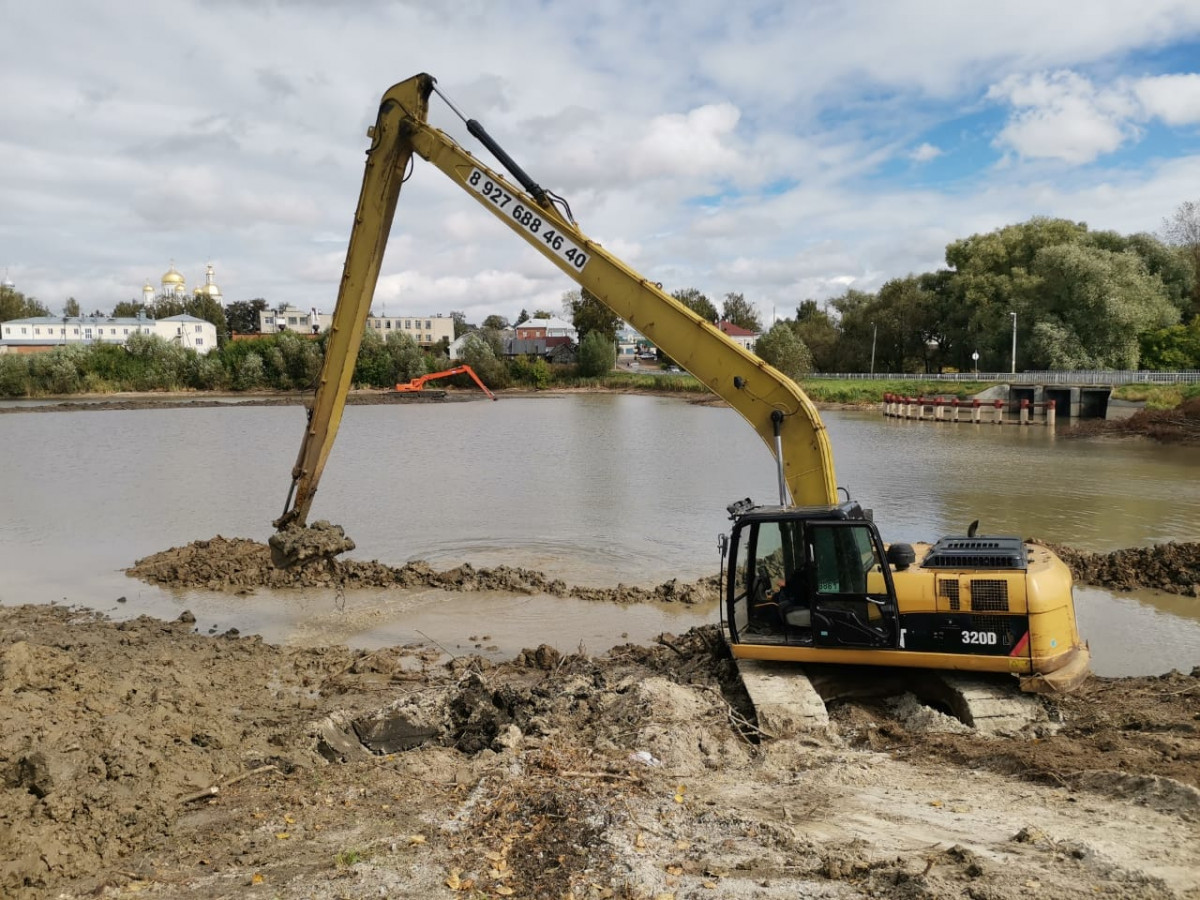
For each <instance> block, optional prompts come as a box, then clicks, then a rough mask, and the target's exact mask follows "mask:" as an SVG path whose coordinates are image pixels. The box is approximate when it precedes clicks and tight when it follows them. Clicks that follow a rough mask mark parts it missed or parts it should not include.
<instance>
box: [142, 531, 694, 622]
mask: <svg viewBox="0 0 1200 900" xmlns="http://www.w3.org/2000/svg"><path fill="white" fill-rule="evenodd" d="M315 524H317V523H314V525H315ZM126 574H128V575H130V576H131V577H134V578H139V579H141V580H142V581H148V582H151V583H153V584H161V585H165V586H167V587H199V588H207V589H208V590H214V591H226V592H230V593H248V592H250V591H252V590H254V589H255V588H259V587H263V588H314V587H341V588H344V589H347V590H350V589H355V588H389V587H398V588H416V587H430V588H441V589H442V590H447V591H510V592H514V593H523V594H551V595H553V596H556V597H577V598H579V599H581V600H600V601H605V602H609V603H648V602H658V603H688V604H692V603H709V602H713V601H715V600H716V599H717V591H718V579H717V578H716V576H713V577H710V578H704V579H701V580H699V581H695V582H683V581H679V580H677V579H671V580H670V581H666V582H664V583H662V584H660V585H657V586H655V587H650V588H647V587H639V586H636V585H620V584H619V585H617V586H616V587H612V588H592V587H582V586H578V585H568V584H567V583H566V582H565V581H563V580H561V579H557V578H548V577H546V575H545V574H544V573H542V572H538V571H535V570H533V569H524V568H521V567H518V566H496V567H495V568H479V569H477V568H475V567H474V566H472V565H470V564H469V563H468V564H464V565H461V566H458V567H457V568H454V569H449V570H446V571H440V572H439V571H437V570H435V569H434V568H433V567H431V566H430V565H429V564H428V563H426V562H424V561H420V560H418V561H415V562H410V563H406V564H405V565H403V566H401V567H399V568H395V567H393V566H387V565H384V564H383V563H380V562H376V561H374V560H372V561H370V562H362V561H359V560H353V559H324V560H319V561H317V562H313V563H310V564H307V565H298V566H292V567H290V568H286V569H281V568H277V567H276V566H275V565H273V563H272V559H271V550H270V548H269V547H268V546H267V545H266V544H262V543H259V542H258V541H252V540H247V539H245V538H225V537H221V536H220V535H218V536H217V537H214V538H213V539H211V540H205V541H193V542H192V543H190V544H187V545H185V546H183V547H172V548H171V549H169V550H164V551H162V552H161V553H155V554H154V555H152V556H148V557H146V558H144V559H140V560H138V561H137V562H136V563H135V564H134V565H133V566H132V567H131V568H129V569H127V570H126Z"/></svg>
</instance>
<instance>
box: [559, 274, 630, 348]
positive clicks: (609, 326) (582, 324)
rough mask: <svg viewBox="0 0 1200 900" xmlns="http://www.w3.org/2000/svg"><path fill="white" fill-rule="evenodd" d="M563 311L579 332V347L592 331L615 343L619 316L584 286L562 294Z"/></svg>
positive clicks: (619, 320) (619, 323)
mask: <svg viewBox="0 0 1200 900" xmlns="http://www.w3.org/2000/svg"><path fill="white" fill-rule="evenodd" d="M563 311H564V312H566V313H567V315H569V316H570V319H571V324H572V325H574V326H575V330H576V331H577V332H578V333H579V344H580V347H582V346H583V341H584V339H585V338H586V337H587V336H588V335H589V334H591V333H592V332H599V333H600V334H601V335H602V336H603V337H604V339H605V340H607V341H608V342H609V343H611V344H615V343H616V340H617V329H618V328H620V327H621V317H620V316H618V315H617V314H616V313H614V312H613V311H612V310H611V309H609V308H608V307H607V306H605V305H604V304H603V303H601V302H600V300H599V298H598V297H596V296H595V295H594V294H592V293H591V292H590V291H588V290H587V289H586V288H585V289H582V290H578V291H567V292H566V293H565V294H563Z"/></svg>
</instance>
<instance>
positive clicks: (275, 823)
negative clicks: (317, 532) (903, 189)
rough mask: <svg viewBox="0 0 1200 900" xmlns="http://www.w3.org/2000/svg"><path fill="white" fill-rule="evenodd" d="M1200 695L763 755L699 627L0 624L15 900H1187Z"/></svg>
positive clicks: (1113, 686) (1121, 688)
mask: <svg viewBox="0 0 1200 900" xmlns="http://www.w3.org/2000/svg"><path fill="white" fill-rule="evenodd" d="M1198 694H1200V670H1197V671H1194V672H1191V673H1175V674H1171V675H1167V676H1163V677H1158V678H1129V679H1096V678H1093V679H1091V680H1090V681H1089V682H1088V683H1087V684H1086V685H1085V686H1084V688H1083V689H1082V690H1081V691H1080V692H1079V693H1078V694H1076V695H1072V696H1070V697H1067V698H1061V699H1058V700H1053V701H1049V702H1048V704H1047V714H1048V717H1047V720H1046V722H1044V723H1043V724H1042V725H1041V726H1038V728H1037V729H1036V730H1035V731H1033V732H1030V733H1028V734H1023V735H1017V736H1012V737H1008V738H994V737H993V738H988V737H983V736H980V735H977V734H974V733H973V732H971V731H970V730H969V729H966V728H965V726H962V725H961V724H960V723H958V722H957V721H956V720H949V719H948V718H947V717H944V716H941V715H940V714H937V713H935V712H934V711H932V710H929V709H927V708H925V707H920V706H917V705H915V704H914V703H913V701H912V700H911V698H908V699H905V698H901V699H899V700H897V701H891V702H884V701H875V702H870V701H858V700H852V699H848V700H845V701H843V702H840V703H837V704H835V705H834V706H833V708H832V710H831V712H832V716H833V721H834V726H833V728H832V729H831V731H830V732H829V733H827V734H826V733H822V734H812V735H806V736H801V737H799V738H789V739H770V738H767V737H765V736H764V735H762V734H761V733H759V732H757V731H756V730H755V729H754V728H753V727H752V726H751V725H750V724H748V723H747V721H746V718H745V716H746V715H747V710H746V707H745V703H744V697H742V696H740V695H739V694H738V692H737V690H736V688H735V686H734V681H733V678H732V672H731V667H730V662H729V660H728V658H727V657H726V655H725V654H724V653H723V652H722V647H721V644H720V642H719V640H717V639H716V635H715V632H714V630H713V629H700V630H697V631H693V632H689V633H688V634H686V635H682V636H664V637H663V638H662V639H661V641H660V643H659V644H657V645H653V646H645V647H637V646H624V647H618V648H615V649H614V650H612V651H611V652H609V653H608V654H606V655H604V656H600V657H590V656H587V655H584V654H581V655H571V656H565V657H564V656H560V655H559V654H558V653H557V652H555V651H553V650H551V649H550V648H530V650H529V651H527V652H524V653H522V654H520V655H519V656H518V657H517V658H516V659H514V660H512V661H510V662H506V663H503V664H501V665H493V664H492V663H490V662H488V661H487V660H484V659H478V658H469V657H458V658H453V659H447V658H446V657H444V656H443V655H442V654H441V652H440V651H439V650H437V649H436V648H430V647H421V646H409V647H392V648H385V649H381V650H375V651H371V652H365V651H350V650H347V649H346V648H345V647H323V648H317V649H290V648H284V647H274V646H270V645H267V644H264V643H263V642H261V641H260V640H259V639H257V638H253V637H241V636H238V635H235V634H232V633H230V634H226V635H222V636H213V637H203V636H200V635H197V634H195V633H194V625H193V623H192V621H191V617H190V615H188V614H184V615H183V616H181V618H180V619H179V620H178V621H176V622H162V621H158V620H153V619H148V618H140V619H136V620H132V621H129V622H123V623H112V622H108V621H105V620H104V619H102V618H100V617H98V616H96V615H94V614H91V613H86V612H82V611H72V610H68V609H64V608H61V607H47V606H17V607H0V698H3V703H0V773H2V776H3V781H2V784H3V789H2V790H0V848H3V849H0V894H2V895H3V896H5V897H13V898H17V900H31V898H34V897H46V896H55V897H63V898H82V897H85V896H104V897H123V896H131V895H133V894H135V893H138V894H144V895H147V896H154V897H164V898H173V897H184V896H186V897H189V898H226V897H305V898H342V897H351V898H360V897H362V898H365V897H380V896H386V897H414V898H416V897H420V898H430V897H455V896H462V897H500V896H514V897H547V898H562V897H575V898H586V897H626V898H634V897H636V898H667V897H671V898H684V897H723V898H750V897H781V898H782V897H795V896H802V895H804V896H824V897H847V898H849V897H896V898H901V897H905V898H908V897H926V898H951V897H954V898H958V897H962V896H974V897H990V898H1001V900H1007V898H1012V900H1017V898H1022V900H1024V898H1027V897H1029V896H1031V895H1032V896H1077V895H1080V894H1089V895H1093V894H1094V895H1099V896H1105V897H1122V898H1126V897H1127V898H1134V897H1139V898H1140V897H1180V898H1184V897H1195V896H1196V886H1195V885H1196V882H1195V873H1196V872H1197V871H1200V790H1198V788H1200V734H1198V731H1197V728H1196V723H1195V702H1196V697H1197V695H1198Z"/></svg>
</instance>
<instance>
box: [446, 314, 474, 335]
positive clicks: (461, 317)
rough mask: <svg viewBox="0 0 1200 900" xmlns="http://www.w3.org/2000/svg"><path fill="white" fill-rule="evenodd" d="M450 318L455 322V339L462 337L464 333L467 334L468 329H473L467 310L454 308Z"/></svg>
mask: <svg viewBox="0 0 1200 900" xmlns="http://www.w3.org/2000/svg"><path fill="white" fill-rule="evenodd" d="M450 318H451V319H452V320H453V322H454V338H455V340H457V339H458V338H460V337H462V336H463V335H464V334H466V333H467V332H468V331H470V330H471V326H470V325H468V324H467V314H466V313H465V312H461V311H459V310H457V309H456V310H453V311H452V312H451V313H450Z"/></svg>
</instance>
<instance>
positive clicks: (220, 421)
mask: <svg viewBox="0 0 1200 900" xmlns="http://www.w3.org/2000/svg"><path fill="white" fill-rule="evenodd" d="M825 420H826V423H827V424H828V426H829V432H830V438H831V441H832V443H833V447H834V453H835V456H836V459H837V464H838V476H839V481H840V482H841V483H842V484H844V485H847V486H848V487H849V488H850V489H851V491H852V492H853V495H854V496H855V497H856V498H858V499H861V500H862V502H863V503H864V505H868V506H871V507H873V508H874V509H875V515H876V520H877V521H878V522H879V523H880V527H881V529H882V531H883V532H884V536H885V538H887V539H889V540H910V541H911V540H918V539H928V538H930V537H933V536H936V535H939V534H942V533H950V532H961V531H963V530H964V529H965V528H966V525H967V524H968V523H969V522H970V521H971V520H973V519H980V520H981V522H982V524H981V530H984V531H991V532H996V533H1012V534H1018V535H1021V536H1037V537H1040V538H1043V539H1046V540H1050V541H1055V542H1060V543H1064V544H1070V545H1073V546H1076V547H1079V548H1081V549H1087V550H1098V551H1099V550H1112V549H1117V548H1120V547H1129V546H1139V545H1146V544H1151V543H1156V542H1161V541H1167V540H1200V452H1198V451H1197V450H1195V449H1194V448H1192V449H1179V448H1161V447H1154V446H1152V445H1148V444H1143V443H1134V442H1118V441H1107V442H1096V441H1089V442H1073V441H1067V440H1064V439H1061V438H1055V437H1054V436H1053V435H1052V434H1049V433H1047V432H1046V431H1045V430H1044V429H1041V428H1028V429H1019V428H999V427H996V426H968V425H959V426H952V425H949V424H944V425H933V424H928V423H905V422H895V421H891V420H883V419H882V418H880V417H878V416H876V415H873V414H871V413H851V412H829V413H827V414H825ZM303 421H304V413H303V410H302V409H301V408H299V407H254V408H231V409H224V408H207V409H161V410H125V411H108V412H75V413H67V412H64V413H43V414H38V415H7V416H0V448H3V460H4V463H5V465H4V474H5V485H4V488H3V494H2V495H0V508H2V509H3V514H2V515H0V571H2V572H3V578H2V580H0V602H4V603H17V602H26V601H33V602H68V603H79V604H83V605H87V606H91V607H95V608H98V609H102V610H104V611H107V612H111V613H113V614H116V615H132V614H137V613H142V612H148V613H151V614H154V615H161V616H173V615H177V614H178V612H180V611H181V610H182V609H184V608H188V609H191V610H192V611H193V613H194V614H195V615H196V617H197V620H198V623H197V624H198V627H200V628H201V629H202V630H210V629H218V630H220V629H225V628H229V627H237V628H239V629H241V630H242V631H255V632H259V633H262V634H263V635H264V636H265V637H267V638H268V639H270V640H277V641H294V642H303V643H316V642H321V641H348V642H351V643H354V644H356V645H361V646H378V645H381V644H385V643H396V642H405V641H409V640H427V641H436V642H438V643H440V644H442V645H444V646H445V647H447V649H450V650H452V651H454V652H459V651H460V650H465V649H471V650H476V649H478V650H483V651H487V652H490V653H494V654H496V655H504V654H510V653H511V652H514V651H515V650H517V649H520V648H521V647H525V646H532V645H536V644H538V643H542V642H546V643H552V644H555V645H556V646H558V647H559V648H560V649H564V650H565V649H574V648H575V647H576V646H577V645H578V644H579V643H583V644H584V645H585V646H587V648H588V649H589V650H592V651H600V650H604V649H606V648H607V647H609V646H612V645H613V644H615V643H620V642H621V641H622V639H623V636H628V638H629V639H631V640H639V641H642V640H647V639H649V638H652V637H653V635H655V634H657V633H658V632H660V631H663V630H670V631H679V630H682V629H685V628H687V627H689V626H690V625H691V624H694V623H697V622H705V621H712V620H713V619H714V618H715V617H716V614H717V613H716V610H715V609H672V608H657V607H637V608H618V607H608V606H599V605H595V604H586V603H582V602H580V601H565V600H562V599H556V598H550V597H537V596H535V597H513V596H506V595H493V594H456V595H446V594H442V593H440V592H429V591H412V592H391V593H382V592H380V593H378V594H372V593H370V592H364V593H362V594H359V595H355V596H352V597H349V598H346V599H345V601H344V602H343V601H341V600H339V598H337V597H334V596H332V595H322V594H321V593H320V592H317V593H314V594H311V595H308V596H305V597H296V596H284V595H279V596H272V595H270V594H268V593H267V592H258V593H257V594H255V595H254V596H252V597H229V596H222V595H216V594H211V593H208V592H202V591H200V592H197V591H186V592H174V593H172V592H168V591H164V590H161V589H158V588H153V587H150V586H147V585H144V584H142V583H140V582H136V581H132V580H130V579H127V578H125V576H124V575H123V574H121V570H122V569H123V568H124V567H125V566H127V565H129V564H131V563H132V562H133V561H134V560H135V559H138V558H140V557H143V556H146V555H149V554H151V553H153V552H156V551H159V550H162V549H165V548H167V547H170V546H178V545H182V544H186V543H188V542H190V541H192V540H195V539H197V538H203V537H211V536H212V535H215V534H222V535H225V536H230V537H232V536H239V537H250V538H256V539H258V540H265V539H266V537H267V536H268V535H269V534H270V532H271V526H270V520H271V519H272V518H274V517H275V516H276V515H278V513H279V512H280V511H281V509H282V505H283V502H284V497H285V495H286V490H287V482H288V478H289V473H290V470H291V466H292V463H293V461H294V458H295V452H296V448H297V446H298V443H299V439H300V433H301V429H302V427H303ZM775 491H776V487H775V477H774V472H773V469H772V466H771V461H770V458H769V456H768V454H767V452H766V450H765V448H764V447H763V446H762V444H761V443H760V442H759V441H758V439H757V438H756V437H755V436H754V435H753V434H752V433H751V432H750V430H749V429H748V428H746V427H745V426H744V425H743V424H742V423H741V421H740V419H739V418H738V417H737V415H736V414H735V413H733V412H731V411H729V410H727V409H721V408H711V407H700V406H694V405H690V404H687V403H685V402H682V401H679V400H674V399H664V398H655V397H643V396H609V395H569V396H562V395H560V396H549V397H530V398H514V397H506V398H502V400H501V402H498V403H487V402H482V401H481V402H476V403H454V404H423V405H414V406H399V407H398V406H380V407H372V406H352V407H350V408H348V409H347V413H346V418H345V421H344V423H343V426H342V429H341V432H340V435H339V439H338V444H337V447H336V448H335V450H334V453H333V455H332V457H331V459H330V462H329V465H328V468H327V469H326V475H325V478H324V479H323V482H322V487H321V491H320V493H319V494H318V496H317V499H316V503H315V504H314V507H313V518H330V519H333V520H334V521H336V522H339V523H341V524H343V525H345V526H346V528H347V531H348V532H349V533H350V534H351V535H352V536H353V537H354V539H355V540H356V541H357V542H358V547H359V549H358V550H357V551H356V552H355V554H354V555H355V556H358V557H360V558H377V559H380V560H382V561H384V562H387V563H391V564H400V563H403V562H404V561H406V560H409V559H415V558H424V559H428V560H429V561H430V562H432V563H433V564H434V565H435V566H438V567H449V566H451V565H454V564H457V563H459V562H471V563H473V564H475V565H480V566H485V565H488V566H490V565H497V564H500V563H509V564H514V565H521V566H526V567H529V568H536V569H541V570H543V571H545V572H547V573H548V574H551V575H554V576H557V577H561V578H564V579H566V580H567V581H569V582H571V583H575V584H595V585H612V584H615V583H617V582H625V583H658V582H661V581H663V580H666V579H667V578H670V577H673V576H680V577H683V578H687V579H691V578H695V577H698V576H700V575H704V574H709V573H711V572H713V571H715V568H716V565H717V554H716V536H717V534H718V533H719V532H720V531H721V530H722V529H723V528H724V525H725V517H724V514H723V510H724V507H725V505H726V504H727V503H729V502H730V501H732V500H734V499H738V498H740V497H745V496H751V497H754V498H755V499H757V500H760V501H770V500H771V499H773V498H774V496H775ZM118 598H124V601H123V602H118ZM1078 606H1079V616H1080V624H1081V627H1082V629H1083V630H1084V632H1085V634H1086V635H1087V636H1088V638H1089V639H1090V640H1091V642H1092V647H1093V652H1094V654H1095V659H1096V666H1095V668H1096V669H1097V671H1099V672H1101V673H1103V674H1114V675H1115V674H1139V673H1154V672H1160V671H1166V670H1167V669H1170V668H1172V667H1176V668H1190V667H1191V666H1193V665H1197V664H1200V600H1197V599H1195V598H1179V597H1173V596H1166V595H1156V594H1153V593H1150V592H1144V593H1137V594H1123V595H1119V596H1118V595H1113V594H1111V593H1108V592H1105V591H1101V590H1095V589H1090V588H1083V589H1080V591H1079V603H1078ZM476 644H478V645H479V646H478V647H476Z"/></svg>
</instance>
